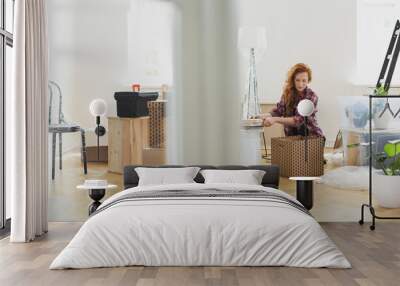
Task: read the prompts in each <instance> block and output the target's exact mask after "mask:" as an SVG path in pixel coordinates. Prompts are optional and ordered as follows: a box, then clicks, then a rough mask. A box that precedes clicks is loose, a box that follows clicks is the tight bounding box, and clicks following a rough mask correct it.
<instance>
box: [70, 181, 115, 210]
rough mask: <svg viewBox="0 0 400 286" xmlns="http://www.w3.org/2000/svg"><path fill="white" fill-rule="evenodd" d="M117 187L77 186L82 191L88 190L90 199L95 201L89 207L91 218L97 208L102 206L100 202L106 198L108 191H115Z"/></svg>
mask: <svg viewBox="0 0 400 286" xmlns="http://www.w3.org/2000/svg"><path fill="white" fill-rule="evenodd" d="M116 187H117V185H110V184H108V185H106V186H90V185H85V184H83V185H79V186H76V188H77V189H80V190H88V191H89V197H90V198H91V199H92V200H93V202H92V203H91V204H90V205H89V208H88V211H89V216H90V215H91V214H92V213H94V212H95V211H96V210H97V208H98V207H99V206H100V205H101V202H100V200H101V199H102V198H103V197H104V195H105V194H106V190H107V189H115V188H116Z"/></svg>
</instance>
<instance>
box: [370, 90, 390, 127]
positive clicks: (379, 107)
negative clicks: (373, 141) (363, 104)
mask: <svg viewBox="0 0 400 286" xmlns="http://www.w3.org/2000/svg"><path fill="white" fill-rule="evenodd" d="M374 95H379V96H386V95H388V92H387V91H386V90H385V88H384V87H383V85H381V86H380V87H378V88H376V89H375V90H374ZM386 102H387V99H386V98H375V99H373V101H372V118H373V122H374V128H376V129H387V128H388V125H389V123H390V120H391V119H392V117H391V114H390V113H389V112H385V113H384V114H383V115H382V116H380V115H381V113H382V111H383V110H384V108H385V105H386Z"/></svg>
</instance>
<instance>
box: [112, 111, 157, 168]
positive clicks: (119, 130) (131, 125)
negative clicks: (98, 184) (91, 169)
mask: <svg viewBox="0 0 400 286" xmlns="http://www.w3.org/2000/svg"><path fill="white" fill-rule="evenodd" d="M148 146H149V116H144V117H134V118H128V117H108V171H109V172H114V173H120V174H122V172H123V169H124V166H126V165H136V164H137V165H142V164H143V149H144V148H147V147H148Z"/></svg>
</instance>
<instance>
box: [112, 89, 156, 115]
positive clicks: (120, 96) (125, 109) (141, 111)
mask: <svg viewBox="0 0 400 286" xmlns="http://www.w3.org/2000/svg"><path fill="white" fill-rule="evenodd" d="M114 98H115V100H116V101H117V115H118V116H119V117H141V116H148V115H149V109H148V108H147V102H148V101H151V100H156V99H157V98H158V92H131V91H120V92H116V93H115V94H114Z"/></svg>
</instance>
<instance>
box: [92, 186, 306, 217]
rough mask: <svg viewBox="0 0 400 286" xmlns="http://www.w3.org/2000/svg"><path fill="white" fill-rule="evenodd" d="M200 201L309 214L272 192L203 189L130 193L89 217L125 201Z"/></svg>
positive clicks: (101, 207) (302, 208)
mask: <svg viewBox="0 0 400 286" xmlns="http://www.w3.org/2000/svg"><path fill="white" fill-rule="evenodd" d="M193 198H196V199H201V198H204V199H206V200H209V199H210V198H230V199H238V200H241V199H246V200H249V199H257V200H258V201H259V200H264V201H269V202H276V203H280V204H285V205H289V206H291V207H293V208H295V209H297V210H299V211H301V212H303V213H305V214H307V215H310V216H311V214H310V212H309V211H308V210H307V209H306V208H305V207H304V206H303V205H302V204H300V203H298V202H296V201H292V200H291V199H289V198H287V197H285V196H282V195H279V194H277V193H274V192H268V191H260V190H240V191H227V190H218V189H203V190H193V191H191V190H172V191H171V190H168V191H166V190H164V191H144V192H141V191H139V192H132V193H128V194H125V195H123V196H120V197H118V198H116V199H114V200H111V201H109V202H108V203H107V204H106V205H102V206H100V208H99V209H98V210H96V211H95V212H93V213H92V214H91V216H94V215H96V214H98V213H100V212H103V211H105V210H107V209H108V208H110V207H112V206H115V205H117V204H120V203H122V202H126V201H143V200H153V199H174V200H175V199H176V200H190V199H193Z"/></svg>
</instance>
